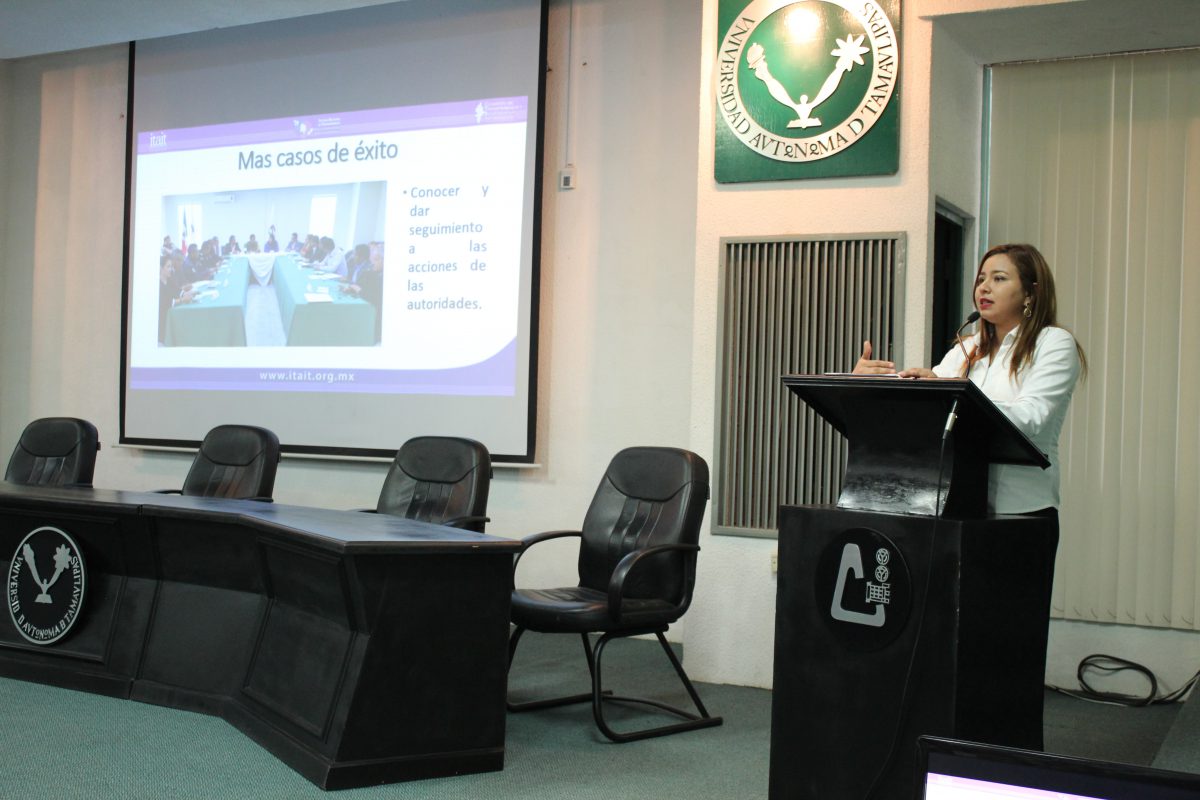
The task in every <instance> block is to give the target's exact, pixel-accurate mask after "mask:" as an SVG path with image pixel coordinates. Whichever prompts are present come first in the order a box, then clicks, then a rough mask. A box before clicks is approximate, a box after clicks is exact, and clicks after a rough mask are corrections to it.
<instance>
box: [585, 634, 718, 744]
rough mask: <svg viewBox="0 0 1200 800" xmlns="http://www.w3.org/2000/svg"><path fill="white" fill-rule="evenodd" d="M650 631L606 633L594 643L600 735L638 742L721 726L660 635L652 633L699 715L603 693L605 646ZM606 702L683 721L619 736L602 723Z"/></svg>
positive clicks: (595, 706) (594, 698)
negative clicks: (650, 708) (656, 711)
mask: <svg viewBox="0 0 1200 800" xmlns="http://www.w3.org/2000/svg"><path fill="white" fill-rule="evenodd" d="M650 632H651V631H633V632H623V633H615V632H614V633H606V634H604V635H603V636H601V637H600V641H598V642H596V650H595V658H596V663H595V669H594V671H593V672H592V716H593V717H594V718H595V720H596V726H597V727H598V728H600V732H601V733H603V734H604V735H605V736H607V737H608V738H609V739H611V740H612V741H614V742H618V743H621V742H633V741H637V740H638V739H649V738H651V737H654V736H667V735H669V734H672V733H681V732H683V731H690V730H696V729H698V728H712V727H715V726H717V725H721V724H723V723H724V721H725V720H724V719H722V718H721V717H714V716H711V715H710V714H709V713H708V709H707V708H705V707H704V703H703V702H701V700H700V695H698V694H697V693H696V687H695V686H693V685H692V682H691V680H690V679H689V678H688V676H687V673H686V672H684V670H683V665H682V664H680V663H679V659H678V658H676V657H675V652H674V651H673V650H672V649H671V646H670V645H669V644H667V639H666V637H665V636H663V633H662V631H657V630H656V631H653V633H654V635H655V636H657V637H658V643H659V644H661V645H662V648H663V651H664V652H666V654H667V658H668V659H670V661H671V666H673V667H674V668H675V674H676V675H678V676H679V680H680V681H681V682H682V683H683V687H684V688H685V689H686V690H687V693H688V695H689V696H690V697H691V698H692V702H693V703H694V704H695V705H696V710H697V711H699V712H700V713H699V714H693V713H692V712H690V711H686V710H684V709H682V708H677V707H675V706H672V705H668V704H666V703H661V702H659V701H657V700H650V699H647V698H641V697H625V696H622V695H614V694H612V693H611V692H607V691H604V689H603V686H602V684H601V677H600V658H601V656H602V654H603V652H604V646H605V645H606V644H608V643H609V642H610V641H611V640H613V639H618V638H625V637H627V636H631V635H636V634H638V633H650ZM605 702H624V703H639V704H641V705H647V706H653V707H654V708H658V709H660V710H662V711H666V712H668V713H671V714H674V715H675V716H678V717H683V719H684V721H683V722H676V723H673V724H671V725H661V726H658V727H654V728H645V729H642V730H639V731H632V732H630V733H620V732H618V731H614V730H613V729H612V728H611V727H609V725H608V723H607V722H605V720H604V703H605Z"/></svg>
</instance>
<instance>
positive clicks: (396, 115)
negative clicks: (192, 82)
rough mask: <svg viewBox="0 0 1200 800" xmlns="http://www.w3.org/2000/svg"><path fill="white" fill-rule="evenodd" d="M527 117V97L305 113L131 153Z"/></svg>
mask: <svg viewBox="0 0 1200 800" xmlns="http://www.w3.org/2000/svg"><path fill="white" fill-rule="evenodd" d="M528 116H529V98H527V97H492V98H484V99H478V100H459V101H456V102H451V103H429V104H427V105H420V106H398V107H396V108H376V109H371V110H369V111H347V112H344V113H340V114H310V115H307V116H299V117H279V118H277V119H262V120H256V121H253V122H235V123H230V124H227V125H204V126H202V127H197V128H173V129H170V130H161V131H144V132H142V133H139V134H138V140H137V152H138V155H139V156H142V155H151V154H154V153H170V152H175V151H180V150H200V149H205V148H210V147H232V146H239V145H248V144H266V143H269V142H302V141H306V140H309V139H327V138H330V137H335V136H367V135H370V134H379V133H393V132H395V131H412V130H428V129H433V128H461V127H467V126H474V125H489V124H491V125H495V124H501V123H509V122H525V121H526V120H527V119H528ZM368 144H370V143H369V142H368Z"/></svg>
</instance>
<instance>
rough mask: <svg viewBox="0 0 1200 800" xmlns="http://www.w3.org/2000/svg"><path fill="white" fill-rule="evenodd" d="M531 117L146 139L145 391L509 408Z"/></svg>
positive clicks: (132, 375)
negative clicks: (464, 401) (414, 397)
mask: <svg viewBox="0 0 1200 800" xmlns="http://www.w3.org/2000/svg"><path fill="white" fill-rule="evenodd" d="M527 116H528V102H527V99H526V98H525V97H498V98H483V99H472V100H468V101H462V102H450V103H437V104H428V105H419V106H408V107H398V108H385V109H374V110H368V111H353V112H345V113H319V114H312V115H309V116H304V117H287V118H277V119H266V120H258V121H253V122H239V123H231V124H224V125H211V126H204V127H196V128H178V129H170V130H152V131H139V132H138V133H137V140H136V149H135V157H136V169H135V187H134V197H135V207H134V218H135V219H136V220H137V225H136V228H135V231H134V235H133V239H132V242H131V256H130V261H131V273H130V293H129V302H130V314H129V326H130V330H129V334H128V352H129V375H128V383H129V387H130V388H131V389H143V390H156V389H169V390H221V391H269V392H324V391H336V392H351V393H398V394H451V395H493V396H510V395H513V394H514V393H515V391H516V389H517V386H516V384H517V380H518V369H517V349H518V348H517V344H518V341H517V340H518V325H519V317H520V290H521V277H522V272H521V270H522V265H521V257H522V252H521V248H522V232H523V227H524V222H523V216H524V214H523V212H524V203H525V200H524V198H525V196H526V191H527V187H526V186H525V185H524V184H525V176H526V172H527V168H526V160H525V154H526V149H527V130H526V128H527V124H528V120H527Z"/></svg>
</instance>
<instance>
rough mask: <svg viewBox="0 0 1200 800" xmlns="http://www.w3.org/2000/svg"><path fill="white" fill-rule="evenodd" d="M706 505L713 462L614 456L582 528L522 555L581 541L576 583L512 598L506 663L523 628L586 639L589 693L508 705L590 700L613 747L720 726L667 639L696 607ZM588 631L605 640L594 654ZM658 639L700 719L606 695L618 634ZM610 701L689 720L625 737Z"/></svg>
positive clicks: (670, 452) (681, 454) (538, 537)
mask: <svg viewBox="0 0 1200 800" xmlns="http://www.w3.org/2000/svg"><path fill="white" fill-rule="evenodd" d="M707 501H708V465H707V464H705V463H704V459H702V458H700V457H699V456H698V455H696V454H695V453H691V452H688V451H687V450H677V449H673V448H665V447H631V448H628V449H626V450H622V451H621V452H619V453H617V454H616V456H614V457H613V460H612V463H610V464H609V466H608V471H607V472H606V473H605V475H604V478H603V480H601V481H600V487H599V488H598V489H597V490H596V495H595V497H594V498H593V499H592V504H591V506H590V507H589V508H588V512H587V516H586V517H585V518H584V521H583V530H582V531H550V532H547V533H540V534H535V535H533V536H530V537H528V538H526V539H525V540H524V542H525V550H524V551H522V554H524V552H526V551H528V549H529V548H530V547H532V546H533V545H534V544H537V543H539V542H544V541H547V540H549V539H557V538H561V537H564V536H578V537H580V538H581V543H580V548H579V585H578V586H569V587H562V588H558V589H543V590H531V589H517V590H515V591H514V592H513V597H512V621H513V624H514V625H515V628H514V629H513V632H512V635H511V637H510V639H509V645H508V659H509V665H510V667H511V665H512V659H513V656H514V655H515V654H516V651H517V643H518V642H519V641H520V639H521V635H522V634H523V633H524V632H525V631H526V630H531V631H536V632H539V633H577V634H579V635H580V637H581V638H582V639H583V651H584V654H585V656H586V657H587V662H588V670H589V671H590V672H591V676H592V691H591V693H590V694H581V695H572V696H569V697H559V698H554V699H549V700H533V701H528V702H524V703H513V702H510V703H509V705H508V707H509V710H510V711H528V710H533V709H537V708H548V707H551V706H559V705H566V704H568V703H578V702H586V701H589V700H590V701H591V703H592V714H593V716H594V718H595V720H596V725H597V726H598V727H599V728H600V731H601V732H602V733H603V734H604V735H605V736H607V737H608V738H609V739H611V740H613V741H614V742H627V741H632V740H634V739H645V738H648V737H651V736H663V735H665V734H670V733H678V732H681V731H685V730H693V729H695V728H707V727H711V726H714V725H720V724H721V722H722V719H721V718H720V717H713V716H710V715H709V713H708V710H707V709H706V708H705V707H704V704H703V703H702V702H701V701H700V697H699V695H698V694H696V689H695V687H693V686H692V682H691V681H690V680H689V679H688V676H687V673H686V672H684V670H683V666H682V665H681V664H680V663H679V659H678V658H676V657H675V653H674V652H673V651H672V650H671V647H670V645H668V644H667V640H666V638H665V637H664V636H663V634H664V633H665V632H666V630H667V627H668V626H669V625H670V624H671V623H672V622H674V621H675V620H677V619H679V618H680V617H681V616H683V613H684V612H685V611H687V608H688V605H689V604H690V603H691V601H692V588H693V586H694V585H695V582H696V554H697V553H698V552H699V550H700V547H699V545H697V544H696V542H697V540H698V539H699V536H700V523H701V521H702V520H703V519H704V507H705V505H706V503H707ZM518 560H519V559H518ZM514 569H515V566H514ZM591 632H598V633H600V634H601V636H600V638H599V640H598V641H597V642H596V645H595V648H594V649H593V647H592V644H591V639H590V637H589V633H591ZM651 633H652V634H654V635H655V636H656V637H657V638H658V641H659V644H661V645H662V648H663V651H664V652H666V654H667V658H668V659H670V661H671V664H672V666H673V667H674V668H675V672H676V674H677V675H678V676H679V679H680V680H681V681H682V682H683V686H684V688H685V689H686V690H687V693H688V694H689V695H690V696H691V699H692V702H693V703H694V704H695V706H696V709H697V711H698V712H699V713H698V714H694V713H692V712H690V711H687V710H684V709H682V708H677V707H674V706H670V705H667V704H666V703H662V702H659V701H657V700H650V699H643V698H635V697H625V696H618V695H613V694H611V693H608V692H606V691H605V690H604V688H603V684H602V681H601V656H602V654H603V651H604V646H605V645H606V644H608V642H610V641H611V640H613V639H616V638H620V637H624V636H637V635H641V634H651ZM613 701H619V702H626V703H641V704H645V705H650V706H654V707H656V708H658V709H661V710H663V711H667V712H670V713H672V714H674V715H676V716H678V717H682V718H683V720H684V721H683V722H676V723H673V724H668V725H663V726H660V727H654V728H648V729H644V730H638V731H634V732H631V733H619V732H617V731H614V730H613V729H612V728H611V727H610V726H609V725H608V724H607V723H606V722H605V719H604V706H605V704H606V703H609V702H613Z"/></svg>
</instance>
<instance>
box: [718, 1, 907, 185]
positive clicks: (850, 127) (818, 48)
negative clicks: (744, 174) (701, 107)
mask: <svg viewBox="0 0 1200 800" xmlns="http://www.w3.org/2000/svg"><path fill="white" fill-rule="evenodd" d="M722 21H723V22H724V19H723V20H722ZM721 36H722V39H721V42H720V47H719V51H718V54H717V74H716V81H715V83H716V93H717V107H718V113H719V115H720V116H721V118H722V119H724V121H725V125H727V126H728V128H729V130H730V131H731V132H732V133H733V135H734V136H735V137H737V139H738V140H739V141H740V142H741V143H742V144H743V145H745V146H746V147H747V148H750V149H751V150H753V151H754V152H755V153H756V154H758V155H761V156H765V157H766V158H769V159H774V160H776V161H782V162H790V163H804V162H812V161H819V160H821V159H826V158H830V157H831V156H836V155H838V154H839V153H841V152H843V151H845V150H846V149H847V148H850V147H852V146H853V145H855V144H856V143H858V142H859V141H861V140H862V138H863V136H864V135H866V133H867V132H868V131H869V130H871V128H873V127H874V126H875V123H876V122H878V121H879V120H880V118H881V117H882V116H883V113H884V111H885V110H886V109H887V107H888V105H889V103H890V102H891V101H892V98H893V95H894V94H895V90H896V77H897V72H898V70H899V42H898V41H897V36H896V31H895V29H894V27H893V24H892V21H891V20H890V19H889V17H888V14H887V13H886V11H885V10H884V8H883V7H882V6H881V5H880V3H878V2H874V0H800V2H796V1H795V0H754V2H751V3H747V4H746V5H745V6H744V7H743V8H741V10H740V11H739V12H738V13H737V15H736V16H735V17H733V19H732V22H731V23H730V24H729V26H728V27H727V28H726V29H724V30H723V31H722V32H721Z"/></svg>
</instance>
